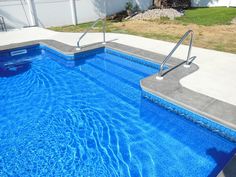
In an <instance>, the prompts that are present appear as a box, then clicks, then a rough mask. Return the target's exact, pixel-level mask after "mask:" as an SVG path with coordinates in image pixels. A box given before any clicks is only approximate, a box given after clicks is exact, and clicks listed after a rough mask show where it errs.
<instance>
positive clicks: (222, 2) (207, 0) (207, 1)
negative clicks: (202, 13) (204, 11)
mask: <svg viewBox="0 0 236 177" xmlns="http://www.w3.org/2000/svg"><path fill="white" fill-rule="evenodd" d="M191 5H192V7H220V6H226V7H236V0H191Z"/></svg>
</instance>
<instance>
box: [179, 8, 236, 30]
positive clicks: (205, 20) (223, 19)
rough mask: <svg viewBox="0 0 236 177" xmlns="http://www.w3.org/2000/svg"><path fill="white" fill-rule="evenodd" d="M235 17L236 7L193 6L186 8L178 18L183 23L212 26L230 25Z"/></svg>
mask: <svg viewBox="0 0 236 177" xmlns="http://www.w3.org/2000/svg"><path fill="white" fill-rule="evenodd" d="M234 17H236V8H227V7H214V8H191V9H189V10H186V11H185V15H184V16H183V17H180V18H177V20H178V21H181V22H183V23H193V24H197V25H206V26H211V25H228V24H230V22H231V21H232V19H233V18H234Z"/></svg>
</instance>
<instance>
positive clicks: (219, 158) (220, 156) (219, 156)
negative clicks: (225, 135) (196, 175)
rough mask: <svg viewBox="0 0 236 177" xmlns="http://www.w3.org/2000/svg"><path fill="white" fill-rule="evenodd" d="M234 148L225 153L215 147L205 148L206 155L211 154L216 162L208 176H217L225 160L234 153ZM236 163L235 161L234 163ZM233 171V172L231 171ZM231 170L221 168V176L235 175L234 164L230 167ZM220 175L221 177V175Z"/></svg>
mask: <svg viewBox="0 0 236 177" xmlns="http://www.w3.org/2000/svg"><path fill="white" fill-rule="evenodd" d="M235 152H236V150H233V152H230V153H226V152H223V151H219V150H217V149H216V148H210V149H208V150H207V152H206V153H207V155H209V156H211V157H212V158H213V159H214V161H215V162H216V163H217V165H216V167H215V168H214V169H213V170H212V172H211V173H210V175H209V177H215V176H217V175H218V174H219V173H220V171H221V170H222V168H224V167H225V165H226V164H227V162H228V161H229V160H230V159H231V157H232V156H233V155H234V154H235ZM235 164H236V163H235ZM232 170H233V171H234V172H233V171H232ZM230 171H231V172H229V169H228V170H227V169H225V168H224V169H223V174H224V175H223V176H224V177H235V176H236V167H235V166H234V167H233V168H232V169H230ZM223 176H222V177H223Z"/></svg>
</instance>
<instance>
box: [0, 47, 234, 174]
mask: <svg viewBox="0 0 236 177" xmlns="http://www.w3.org/2000/svg"><path fill="white" fill-rule="evenodd" d="M17 52H18V53H17ZM0 55H1V63H0V71H1V72H0V85H1V89H0V97H1V99H0V142H1V143H0V176H135V177H136V176H161V177H164V176H201V177H203V176H216V175H217V174H218V173H219V171H220V170H221V169H222V168H223V166H224V165H225V164H226V163H227V161H228V160H229V159H230V158H231V157H232V156H233V154H234V153H235V152H236V144H235V143H233V142H230V141H229V140H227V139H224V138H222V137H221V136H219V135H217V134H215V133H213V132H211V131H209V130H207V129H205V128H202V127H201V126H198V125H196V124H194V123H192V122H191V121H189V120H186V119H185V118H183V117H182V116H181V115H178V114H176V113H174V112H172V111H169V110H167V109H165V108H163V107H161V106H158V105H157V104H155V103H153V102H152V101H150V100H148V99H146V98H144V97H142V90H141V88H140V84H139V81H140V80H141V79H143V78H144V77H147V76H148V75H151V74H154V73H156V72H158V68H159V66H158V65H156V64H154V63H150V62H144V61H142V60H140V59H138V58H136V57H132V56H129V55H127V54H122V53H120V52H116V51H113V50H111V49H104V48H101V49H96V50H92V51H89V52H85V53H82V54H76V55H75V58H78V59H79V60H75V61H74V60H71V59H72V58H73V57H74V56H69V55H68V56H65V55H63V54H61V53H59V52H56V51H55V50H53V49H50V48H48V47H46V46H44V45H32V46H27V47H23V48H20V49H17V50H9V51H3V52H1V54H0ZM12 55H14V56H12Z"/></svg>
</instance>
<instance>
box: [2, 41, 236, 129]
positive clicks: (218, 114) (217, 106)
mask: <svg viewBox="0 0 236 177" xmlns="http://www.w3.org/2000/svg"><path fill="white" fill-rule="evenodd" d="M34 44H35V45H36V44H42V45H46V46H48V47H50V48H52V49H55V50H56V51H59V52H62V53H63V54H66V55H75V54H78V53H81V52H86V51H88V50H93V49H97V48H104V47H105V48H106V47H107V48H111V49H114V50H117V51H120V52H124V53H127V54H130V55H133V56H137V57H140V58H142V59H144V60H147V61H151V62H153V63H158V64H160V63H161V62H162V61H163V60H164V58H165V56H164V55H162V54H158V53H154V52H150V51H146V50H143V49H138V48H134V47H131V46H126V45H123V44H118V43H115V42H108V43H106V45H103V44H101V43H96V44H93V45H88V46H85V47H83V48H82V49H81V50H76V47H74V46H69V45H67V44H64V43H61V42H58V41H54V40H36V41H29V42H23V43H14V44H10V45H5V46H0V51H1V50H8V49H14V48H18V47H24V46H27V45H34ZM179 63H183V60H181V59H178V58H173V57H172V58H171V59H170V60H169V61H168V62H167V66H169V67H172V66H175V65H178V64H179ZM197 70H198V66H197V65H196V64H194V63H192V64H191V67H190V68H185V67H183V65H182V66H179V67H177V68H176V69H174V70H172V71H171V72H169V73H167V74H166V75H165V76H164V79H163V80H157V79H156V76H157V73H156V74H154V75H151V76H148V77H146V78H144V79H142V80H141V81H140V86H141V88H142V89H143V90H144V91H146V92H149V93H151V94H153V95H156V96H158V97H161V98H163V99H165V100H167V101H170V102H172V103H175V104H177V105H180V106H182V107H184V108H187V109H188V110H190V111H193V112H195V113H198V114H200V115H202V116H204V117H206V118H208V119H210V120H213V121H216V122H217V123H219V124H221V125H223V126H226V127H228V128H231V129H233V130H236V116H235V115H236V106H234V105H231V104H229V103H226V102H223V101H220V100H217V99H215V98H212V97H209V96H207V95H203V94H201V93H198V92H195V91H192V90H190V89H187V88H185V87H183V86H182V85H181V84H180V80H181V79H182V78H183V77H185V76H187V75H189V74H191V73H193V72H195V71H197ZM234 117H235V118H234Z"/></svg>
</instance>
